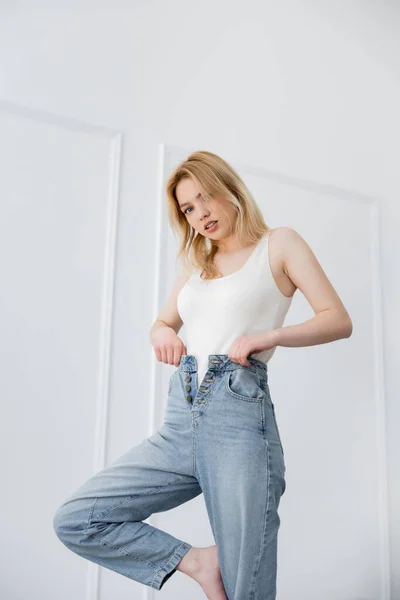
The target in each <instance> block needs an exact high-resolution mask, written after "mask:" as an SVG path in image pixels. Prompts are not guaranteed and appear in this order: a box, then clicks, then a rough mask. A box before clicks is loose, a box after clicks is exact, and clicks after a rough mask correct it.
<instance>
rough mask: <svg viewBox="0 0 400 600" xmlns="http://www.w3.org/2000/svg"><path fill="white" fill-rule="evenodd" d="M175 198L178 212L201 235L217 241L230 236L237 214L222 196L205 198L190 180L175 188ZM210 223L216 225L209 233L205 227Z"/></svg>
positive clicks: (200, 188)
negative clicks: (213, 222) (214, 222)
mask: <svg viewBox="0 0 400 600" xmlns="http://www.w3.org/2000/svg"><path fill="white" fill-rule="evenodd" d="M176 197H177V198H178V204H179V210H180V211H181V212H182V213H183V214H184V215H185V217H186V220H187V222H188V223H189V225H190V226H191V227H193V229H195V230H196V231H198V232H199V233H200V234H201V235H204V236H205V237H209V238H211V239H214V240H219V239H222V238H225V237H228V236H229V235H231V234H232V231H233V228H234V225H235V220H236V217H237V212H236V210H235V207H234V206H233V205H232V204H231V202H229V201H228V200H226V199H225V198H224V197H223V196H207V194H206V193H204V192H203V190H202V187H201V186H200V184H197V183H195V182H194V181H193V180H192V179H183V180H182V181H180V182H179V183H178V185H177V187H176ZM210 221H218V223H217V226H216V227H213V228H212V229H211V230H210V231H209V230H207V229H205V225H206V224H207V223H209V222H210Z"/></svg>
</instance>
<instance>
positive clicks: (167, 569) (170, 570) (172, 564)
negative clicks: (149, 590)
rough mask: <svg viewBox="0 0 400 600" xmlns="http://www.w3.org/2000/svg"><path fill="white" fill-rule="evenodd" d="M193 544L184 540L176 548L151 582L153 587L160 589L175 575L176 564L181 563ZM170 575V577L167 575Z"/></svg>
mask: <svg viewBox="0 0 400 600" xmlns="http://www.w3.org/2000/svg"><path fill="white" fill-rule="evenodd" d="M190 548H192V546H191V545H190V544H188V543H186V542H182V544H181V545H180V546H178V548H177V549H176V550H175V552H174V553H173V555H172V556H171V558H170V559H169V561H168V562H167V564H166V565H164V567H163V568H162V569H159V570H158V571H157V573H156V576H155V577H154V579H153V581H152V582H151V584H150V585H151V587H153V588H155V589H156V590H160V589H161V588H162V586H163V585H164V583H165V582H166V581H167V579H169V577H171V575H173V574H174V573H175V571H176V565H177V564H179V563H180V561H181V560H182V558H183V557H184V556H185V554H186V553H187V552H189V550H190ZM167 575H168V577H166V576H167Z"/></svg>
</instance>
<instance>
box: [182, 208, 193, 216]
mask: <svg viewBox="0 0 400 600" xmlns="http://www.w3.org/2000/svg"><path fill="white" fill-rule="evenodd" d="M189 208H192V207H191V206H189V207H188V208H187V209H186V210H184V211H183V212H184V214H185V215H186V211H187V210H189Z"/></svg>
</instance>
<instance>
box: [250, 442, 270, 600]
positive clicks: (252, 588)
mask: <svg viewBox="0 0 400 600" xmlns="http://www.w3.org/2000/svg"><path fill="white" fill-rule="evenodd" d="M264 441H265V448H266V451H267V472H268V478H267V501H266V504H265V514H264V528H263V533H262V536H261V541H260V550H259V553H258V557H257V560H256V562H255V567H254V571H253V575H252V578H251V582H250V591H249V596H248V600H255V583H256V580H257V573H258V569H259V567H260V563H261V556H262V552H263V548H264V544H265V536H266V530H267V521H268V510H269V501H270V495H271V489H270V484H271V467H270V452H269V444H268V440H267V439H266V438H264Z"/></svg>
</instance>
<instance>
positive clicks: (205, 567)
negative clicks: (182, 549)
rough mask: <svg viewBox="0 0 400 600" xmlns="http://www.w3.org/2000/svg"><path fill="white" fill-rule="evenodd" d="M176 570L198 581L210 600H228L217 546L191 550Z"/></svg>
mask: <svg viewBox="0 0 400 600" xmlns="http://www.w3.org/2000/svg"><path fill="white" fill-rule="evenodd" d="M176 568H177V570H178V571H182V573H185V574H186V575H189V577H191V578H192V579H194V580H195V581H197V583H198V584H200V585H201V587H202V588H203V590H204V593H205V594H206V596H207V598H208V599H209V600H227V597H226V594H225V589H224V584H223V582H222V577H221V571H220V567H219V563H218V554H217V546H216V545H214V546H208V547H207V548H194V547H192V548H190V550H189V552H187V553H186V554H185V556H184V557H183V558H182V560H181V561H180V563H179V564H178V565H177V567H176Z"/></svg>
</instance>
